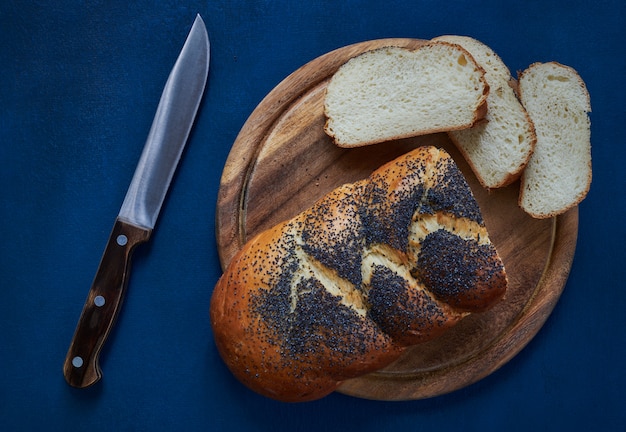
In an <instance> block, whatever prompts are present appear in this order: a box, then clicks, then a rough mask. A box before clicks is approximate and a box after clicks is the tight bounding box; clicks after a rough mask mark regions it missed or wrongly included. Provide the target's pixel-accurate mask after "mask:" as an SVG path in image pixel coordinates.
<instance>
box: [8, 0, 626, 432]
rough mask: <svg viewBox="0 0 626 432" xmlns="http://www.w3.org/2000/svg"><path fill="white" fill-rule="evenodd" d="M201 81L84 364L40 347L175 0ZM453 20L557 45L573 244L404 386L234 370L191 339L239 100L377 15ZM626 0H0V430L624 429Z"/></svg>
mask: <svg viewBox="0 0 626 432" xmlns="http://www.w3.org/2000/svg"><path fill="white" fill-rule="evenodd" d="M198 12H199V13H200V14H202V16H203V18H204V19H205V22H206V24H207V27H208V31H209V35H210V39H211V45H212V58H211V71H210V77H209V85H208V90H207V92H206V94H205V99H204V102H203V105H202V108H201V111H200V113H199V116H198V119H197V125H196V128H195V130H194V131H193V134H192V137H191V140H190V142H189V143H188V147H187V150H186V152H185V154H184V156H183V160H182V162H181V165H180V166H179V170H178V173H177V176H176V178H175V181H174V183H173V185H172V188H171V191H170V195H169V198H168V200H167V201H166V204H165V206H164V208H163V212H162V214H161V218H160V220H159V223H158V225H157V229H156V231H155V233H154V235H153V237H152V239H151V242H150V243H149V244H148V245H146V246H144V247H142V248H140V249H139V250H138V251H137V254H136V255H135V261H134V272H133V275H132V279H131V282H130V287H129V288H130V289H129V292H128V295H127V297H126V302H125V305H124V309H123V310H122V314H121V316H120V319H119V321H118V325H117V327H116V330H115V331H114V333H113V335H112V340H110V343H109V344H108V345H107V346H106V347H105V349H104V352H103V358H102V366H103V370H104V379H103V381H101V382H100V383H99V384H97V385H96V386H94V387H93V388H90V389H87V390H75V389H72V388H70V387H69V386H68V385H67V384H66V383H65V381H64V379H63V376H62V373H61V369H62V364H63V359H64V356H65V352H66V350H67V347H68V344H69V342H70V338H71V336H72V333H73V331H74V327H75V325H76V320H77V318H78V315H79V313H80V309H81V308H82V305H83V302H84V300H85V297H86V295H87V291H88V288H89V286H90V284H91V281H92V279H93V276H94V272H95V270H96V267H97V264H98V261H99V259H100V257H101V254H102V251H103V248H104V245H105V242H106V239H107V237H108V234H109V231H110V229H111V227H112V224H113V220H114V218H115V215H116V214H117V212H118V210H119V207H120V205H121V202H122V199H123V197H124V194H125V191H126V187H127V185H128V183H129V182H130V178H131V177H132V173H133V171H134V167H135V164H136V163H137V160H138V158H139V154H140V152H141V148H142V146H143V143H144V140H145V137H146V136H147V133H148V129H149V127H150V124H151V121H152V116H153V114H154V110H155V108H156V104H157V102H158V99H159V96H160V92H161V89H162V87H163V84H164V83H165V79H166V77H167V74H168V73H169V70H170V68H171V66H172V65H173V62H174V60H175V58H176V56H177V54H178V51H179V49H180V48H181V46H182V43H183V41H184V39H185V36H186V34H187V32H188V30H189V28H190V26H191V24H192V22H193V19H194V16H195V14H196V13H198ZM441 34H464V35H470V36H474V37H476V38H478V39H480V40H482V41H483V42H485V43H487V44H488V45H490V46H491V47H492V48H493V49H494V50H495V51H496V52H497V53H499V54H500V56H501V57H502V58H503V60H504V61H505V62H506V63H507V65H508V66H509V67H510V69H511V70H512V71H516V70H520V69H523V68H525V67H526V66H528V65H529V64H530V63H532V62H535V61H549V60H557V61H559V62H561V63H564V64H567V65H570V66H573V67H574V68H575V69H577V70H578V72H579V73H580V75H581V76H582V77H583V79H584V80H585V81H586V83H587V86H588V89H589V92H590V94H591V100H592V107H593V113H592V115H591V120H592V143H593V168H594V179H593V184H592V188H591V191H590V193H589V195H588V197H587V199H586V200H585V201H584V202H583V204H582V205H581V206H580V231H579V239H578V247H577V251H576V256H575V260H574V265H573V269H572V272H571V274H570V278H569V280H568V283H567V285H566V288H565V291H564V293H563V295H562V297H561V299H560V302H559V303H558V305H557V307H556V309H555V310H554V312H553V314H552V315H551V317H550V318H549V320H548V322H547V323H546V325H545V326H544V327H543V329H542V330H541V331H540V332H539V334H538V335H537V337H536V338H535V339H534V340H533V341H532V342H531V343H530V344H529V345H528V346H527V347H526V348H525V349H524V350H523V351H522V352H521V353H520V354H519V355H518V356H516V357H515V358H514V359H513V360H512V361H511V362H509V363H508V364H506V365H505V366H504V367H503V368H501V369H500V370H499V371H497V372H496V373H494V374H492V375H491V376H489V377H488V378H486V379H484V380H482V381H480V382H478V383H476V384H474V385H472V386H470V387H467V388H465V389H462V390H460V391H457V392H455V393H452V394H449V395H445V396H441V397H437V398H434V399H429V400H423V401H412V402H394V403H391V402H375V401H366V400H360V399H355V398H351V397H347V396H343V395H340V394H333V395H331V396H329V397H327V398H325V399H323V400H320V401H316V402H312V403H307V404H298V405H293V404H283V403H279V402H275V401H272V400H268V399H264V398H262V397H260V396H257V395H256V394H253V393H251V392H250V391H249V390H247V389H246V388H244V387H243V386H241V385H240V384H239V383H238V382H236V381H235V380H234V378H232V376H231V375H230V374H229V373H228V372H227V370H226V369H225V367H224V366H223V365H222V363H221V360H220V358H219V357H218V355H217V353H216V350H215V348H214V345H213V341H212V336H211V330H210V325H209V320H208V312H207V311H208V307H209V299H210V294H211V291H212V288H213V284H214V283H215V281H216V280H217V278H218V277H219V274H220V268H219V264H218V259H217V253H216V245H215V235H214V212H215V202H216V196H217V189H218V184H219V178H220V174H221V170H222V167H223V164H224V162H225V160H226V157H227V155H228V152H229V149H230V146H231V145H232V143H233V141H234V139H235V137H236V135H237V133H238V131H239V129H240V128H241V126H242V125H243V123H244V121H245V120H246V118H247V117H248V116H249V115H250V113H251V112H252V110H253V109H254V107H255V106H256V105H257V103H258V102H260V100H261V99H262V98H263V97H264V96H265V95H266V94H267V92H268V91H270V90H271V89H272V88H273V87H274V86H275V85H277V84H278V83H279V82H280V81H281V80H282V79H283V78H285V77H286V76H287V75H288V74H290V73H291V72H293V71H294V70H295V69H297V68H298V67H300V66H301V65H303V64H304V63H306V62H308V61H310V60H312V59H314V58H316V57H318V56H320V55H322V54H324V53H326V52H328V51H330V50H333V49H335V48H338V47H341V46H344V45H347V44H351V43H355V42H360V41H364V40H369V39H377V38H383V37H414V38H431V37H435V36H438V35H441ZM625 41H626V3H624V2H622V1H617V0H613V1H603V0H596V1H594V2H591V1H589V0H587V1H580V0H578V1H565V0H564V1H549V0H539V1H538V0H531V1H524V2H501V1H495V0H490V1H475V2H470V1H459V0H457V1H434V0H429V1H427V0H421V1H398V0H392V1H385V2H378V1H336V0H333V1H309V2H306V1H302V2H290V1H268V0H266V1H260V0H259V1H232V0H229V1H224V0H220V1H217V0H216V1H205V2H200V1H186V2H181V1H173V0H169V1H146V0H139V1H128V0H123V1H120V0H107V1H104V0H101V1H89V2H82V1H69V0H59V1H48V2H45V1H3V2H2V3H1V5H0V80H1V84H0V140H1V145H0V162H1V167H0V185H1V186H2V198H1V199H0V221H1V224H0V240H1V246H0V254H1V255H0V278H1V279H0V286H1V288H0V293H1V297H0V346H1V347H2V354H1V355H0V428H1V429H2V430H10V431H13V430H93V431H98V430H235V429H236V430H266V431H278V430H360V431H370V430H371V431H374V430H376V431H379V430H438V431H445V430H464V431H467V430H507V431H516V430H565V429H570V430H597V431H624V430H626V403H625V398H624V393H623V389H624V388H626V373H625V368H624V358H625V357H626V336H625V333H624V331H625V330H626V313H625V312H624V311H626V292H625V290H624V285H625V282H624V281H625V280H626V274H625V267H626V266H625V265H624V263H623V254H622V249H623V247H622V245H623V243H624V240H626V228H625V227H626V225H625V224H624V216H625V213H626V201H625V199H624V191H625V186H626V174H625V170H624V158H625V156H626V150H625V148H626V147H625V145H624V142H623V141H624V137H625V136H626V109H625V108H624V106H625V105H624V101H625V100H626V97H625V96H626V91H624V86H623V84H624V76H625V74H626V55H625V54H626V53H625V49H624V43H625Z"/></svg>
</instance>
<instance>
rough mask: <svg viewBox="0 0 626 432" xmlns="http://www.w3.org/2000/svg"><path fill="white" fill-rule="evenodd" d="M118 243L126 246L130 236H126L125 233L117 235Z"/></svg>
mask: <svg viewBox="0 0 626 432" xmlns="http://www.w3.org/2000/svg"><path fill="white" fill-rule="evenodd" d="M116 241H117V244H118V245H120V246H126V243H128V237H126V236H125V235H124V234H120V235H118V236H117V239H116Z"/></svg>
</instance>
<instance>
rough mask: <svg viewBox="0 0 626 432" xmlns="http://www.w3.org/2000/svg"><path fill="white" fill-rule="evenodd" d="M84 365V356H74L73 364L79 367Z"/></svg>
mask: <svg viewBox="0 0 626 432" xmlns="http://www.w3.org/2000/svg"><path fill="white" fill-rule="evenodd" d="M82 365H83V358H82V357H79V356H76V357H74V358H73V359H72V366H74V367H77V368H79V367H81V366H82Z"/></svg>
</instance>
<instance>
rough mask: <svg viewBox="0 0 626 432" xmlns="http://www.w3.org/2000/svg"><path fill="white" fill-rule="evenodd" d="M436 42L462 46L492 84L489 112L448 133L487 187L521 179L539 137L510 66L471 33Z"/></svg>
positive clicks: (447, 36)
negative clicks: (472, 36)
mask: <svg viewBox="0 0 626 432" xmlns="http://www.w3.org/2000/svg"><path fill="white" fill-rule="evenodd" d="M434 40H436V41H446V42H450V43H455V44H458V45H461V46H462V47H463V48H465V49H466V50H467V51H469V52H470V54H471V55H472V56H473V57H474V59H475V60H476V62H477V63H478V64H479V65H480V66H481V67H482V68H483V69H484V70H485V79H486V80H487V83H488V84H489V88H490V91H489V95H488V96H487V106H488V109H487V114H486V116H485V121H481V122H479V123H478V124H476V125H475V126H473V127H471V128H469V129H463V130H457V131H450V132H449V133H448V135H449V136H450V138H451V140H452V141H453V142H454V144H455V145H456V146H457V148H458V149H459V150H460V151H461V153H462V154H463V156H465V159H466V160H467V161H468V163H469V164H470V166H471V167H472V169H473V171H474V173H475V174H476V177H477V178H478V180H479V181H480V183H481V184H482V185H483V186H484V187H486V188H490V189H491V188H498V187H503V186H507V185H509V184H511V183H512V182H513V181H514V180H517V179H518V178H519V177H520V175H521V173H522V171H523V169H524V167H526V164H527V163H528V160H529V158H530V155H531V154H532V153H533V150H534V148H535V143H536V141H537V137H536V135H535V128H534V126H533V123H532V121H531V120H530V118H529V117H528V114H527V113H526V110H525V109H524V107H523V106H522V104H521V103H520V102H519V100H518V99H517V96H516V95H515V92H514V91H513V88H512V87H511V85H510V83H511V81H512V80H513V78H512V77H511V73H510V71H509V69H508V68H507V67H506V65H505V64H504V62H503V61H502V60H501V59H500V57H499V56H498V55H497V54H496V53H495V52H494V51H493V50H492V49H491V48H489V47H488V46H487V45H485V44H483V43H482V42H480V41H478V40H476V39H473V38H470V37H467V36H451V35H446V36H440V37H438V38H435V39H434Z"/></svg>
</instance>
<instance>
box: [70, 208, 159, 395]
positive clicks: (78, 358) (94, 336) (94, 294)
mask: <svg viewBox="0 0 626 432" xmlns="http://www.w3.org/2000/svg"><path fill="white" fill-rule="evenodd" d="M151 233H152V230H150V229H147V228H141V227H137V226H135V225H131V224H129V223H127V222H124V221H121V220H120V219H119V218H118V219H116V221H115V225H114V226H113V230H112V231H111V235H110V237H109V240H108V242H107V245H106V248H105V250H104V254H103V255H102V259H101V261H100V265H99V267H98V271H97V273H96V276H95V278H94V281H93V284H92V285H91V289H90V291H89V295H88V296H87V301H86V302H85V306H84V307H83V311H82V313H81V315H80V319H79V320H78V325H77V326H76V331H75V333H74V337H73V338H72V342H71V344H70V347H69V350H68V352H67V356H66V358H65V363H64V365H63V375H64V376H65V380H66V381H67V382H68V384H70V385H71V386H73V387H79V388H83V387H88V386H90V385H92V384H94V383H95V382H97V381H98V380H100V378H101V377H102V372H101V370H100V365H99V363H98V357H99V355H100V350H101V349H102V346H103V345H104V342H105V341H106V338H107V336H108V334H109V332H110V330H111V328H112V327H113V323H114V322H115V319H116V318H117V315H118V313H119V310H120V306H121V304H122V300H123V298H124V292H125V291H126V286H127V283H128V277H129V274H130V262H131V256H132V252H133V250H134V248H135V246H137V245H138V244H140V243H143V242H146V241H147V240H148V239H149V238H150V234H151Z"/></svg>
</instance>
